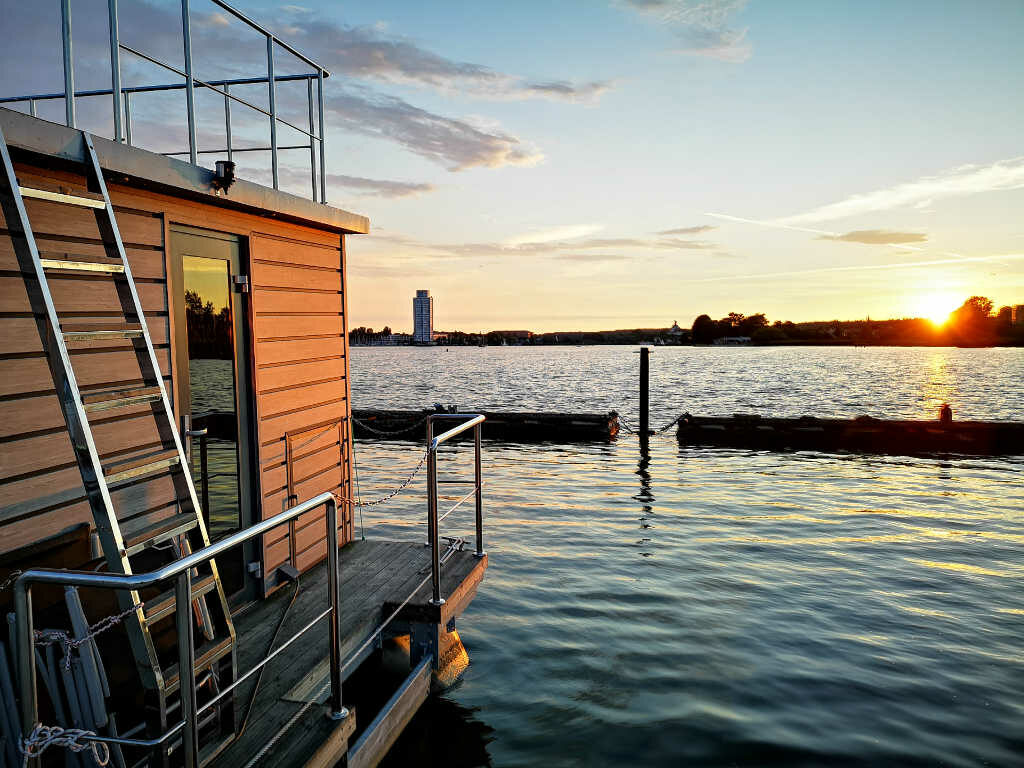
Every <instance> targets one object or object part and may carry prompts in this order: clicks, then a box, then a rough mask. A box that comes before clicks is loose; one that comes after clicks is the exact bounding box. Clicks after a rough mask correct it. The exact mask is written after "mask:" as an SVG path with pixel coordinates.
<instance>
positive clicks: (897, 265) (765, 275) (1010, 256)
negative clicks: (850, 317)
mask: <svg viewBox="0 0 1024 768" xmlns="http://www.w3.org/2000/svg"><path fill="white" fill-rule="evenodd" d="M1020 259H1024V253H1000V254H992V255H990V256H962V257H960V258H955V259H931V260H928V261H897V262H892V263H889V264H854V265H850V266H844V267H811V268H809V269H792V270H787V271H785V272H755V273H753V274H749V275H723V276H721V277H705V278H698V279H695V280H691V281H690V282H691V283H720V282H725V281H735V280H769V279H773V278H780V277H795V276H797V275H810V274H815V273H828V272H876V271H880V270H881V271H888V270H894V269H919V268H921V267H938V266H947V265H957V264H973V263H977V262H998V261H1018V260H1020Z"/></svg>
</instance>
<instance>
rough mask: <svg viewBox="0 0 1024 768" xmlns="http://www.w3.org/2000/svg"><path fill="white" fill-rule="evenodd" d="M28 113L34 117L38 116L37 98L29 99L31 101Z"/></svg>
mask: <svg viewBox="0 0 1024 768" xmlns="http://www.w3.org/2000/svg"><path fill="white" fill-rule="evenodd" d="M28 113H29V114H30V115H32V117H35V116H36V100H35V99H29V102H28Z"/></svg>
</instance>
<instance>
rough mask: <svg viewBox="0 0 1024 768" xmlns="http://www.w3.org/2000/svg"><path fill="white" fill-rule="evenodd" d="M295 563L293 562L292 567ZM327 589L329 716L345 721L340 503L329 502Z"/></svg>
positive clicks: (346, 714)
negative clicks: (328, 573) (328, 608)
mask: <svg viewBox="0 0 1024 768" xmlns="http://www.w3.org/2000/svg"><path fill="white" fill-rule="evenodd" d="M294 564H295V563H294V562H293V563H292V565H294ZM327 570H328V571H330V576H329V578H328V579H327V588H328V590H330V598H331V638H330V640H331V706H330V708H329V709H328V710H327V716H328V717H329V718H330V719H332V720H344V719H345V718H346V717H348V710H347V709H346V708H345V707H343V706H342V704H341V591H340V586H339V580H340V578H341V576H340V575H339V573H338V502H337V500H336V499H333V498H332V499H331V500H330V501H328V502H327Z"/></svg>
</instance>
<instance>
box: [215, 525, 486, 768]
mask: <svg viewBox="0 0 1024 768" xmlns="http://www.w3.org/2000/svg"><path fill="white" fill-rule="evenodd" d="M338 560H339V569H340V572H341V615H342V637H341V646H342V659H343V666H342V675H343V677H344V678H348V677H349V676H350V675H351V674H352V673H353V672H355V671H356V668H357V667H358V666H359V665H360V663H362V662H363V661H364V660H365V659H366V658H368V657H369V656H370V655H371V654H372V653H373V652H375V651H376V650H378V649H379V648H381V646H382V644H383V643H384V642H385V641H386V640H388V639H389V638H395V637H397V638H404V637H405V636H411V637H412V642H410V644H409V645H410V649H409V650H410V660H409V675H408V677H407V678H406V679H405V680H404V681H403V682H402V684H401V685H399V686H398V687H397V689H396V690H395V691H394V692H393V694H392V695H391V697H390V698H389V699H388V701H387V703H386V704H385V705H384V707H383V708H382V709H381V710H380V711H379V712H373V711H361V710H360V707H359V703H358V701H357V702H356V706H355V708H354V709H352V710H351V711H350V714H349V716H348V717H347V718H346V719H345V720H342V721H340V722H337V721H333V720H330V719H329V718H328V717H327V716H326V712H327V708H328V705H327V694H328V689H329V683H328V673H329V669H328V657H329V646H328V642H327V640H328V638H327V633H326V632H323V631H321V632H315V631H314V632H311V633H310V635H309V640H307V641H305V642H304V643H302V644H301V645H299V646H298V650H297V651H295V652H294V653H287V654H281V656H279V657H278V658H276V659H274V660H273V661H272V662H270V664H269V665H268V666H267V672H266V674H265V675H264V679H263V682H262V685H261V686H260V690H259V692H258V694H257V696H256V699H255V703H254V705H253V711H252V713H251V715H250V716H249V722H248V725H247V727H246V729H245V732H244V733H242V735H241V736H240V737H239V738H238V739H237V740H236V741H235V742H233V743H232V744H231V746H229V747H228V748H227V749H226V750H225V751H224V752H223V753H221V754H220V755H219V756H218V757H217V759H216V760H214V761H213V763H212V764H211V768H220V767H221V766H225V767H226V766H244V765H248V764H250V763H252V762H253V761H254V758H257V757H258V758H259V764H260V765H261V766H274V767H275V768H292V767H295V768H299V767H300V766H325V767H329V766H333V765H337V764H338V763H339V762H340V761H342V760H347V765H348V766H350V767H353V766H373V765H376V764H377V762H379V761H380V760H381V758H383V756H384V755H385V754H386V753H387V751H388V749H389V748H390V747H391V745H392V744H393V743H394V741H395V739H396V738H397V737H398V736H399V734H400V733H401V732H402V730H403V728H404V727H405V726H406V724H407V723H408V722H409V720H410V719H411V718H412V716H413V715H414V714H415V713H416V711H417V710H418V709H419V708H420V705H422V704H423V702H424V701H425V700H426V698H427V695H428V693H429V692H430V683H431V677H432V673H434V674H437V675H441V676H443V675H444V666H445V664H446V662H448V661H449V658H450V657H451V656H452V653H451V648H450V647H449V646H450V645H451V644H452V640H451V638H450V636H451V635H453V634H454V633H452V632H448V631H447V630H448V628H449V627H451V626H453V625H454V622H455V619H456V617H457V616H459V615H461V613H462V612H463V611H464V610H465V609H466V607H467V606H468V605H469V603H470V602H471V601H472V599H473V597H474V596H475V595H476V590H477V586H478V585H479V584H480V581H481V580H482V579H483V575H484V571H486V570H487V556H486V555H484V556H483V557H480V558H478V557H477V556H476V555H475V553H473V552H472V551H469V550H464V551H459V550H453V551H451V552H450V553H449V555H448V559H447V560H446V562H445V565H444V567H443V568H442V570H441V596H442V598H443V599H444V604H443V605H440V606H435V605H432V604H431V603H430V598H431V586H430V580H429V576H430V548H429V547H425V546H423V544H421V543H419V542H396V541H380V540H368V541H354V542H352V543H350V544H348V545H347V546H345V547H344V548H343V549H342V550H341V552H340V553H339V558H338ZM327 575H328V571H327V564H326V563H322V564H320V565H319V566H316V567H315V568H313V569H312V570H311V571H310V572H307V573H305V574H303V575H302V578H301V587H300V590H299V593H298V596H297V597H296V598H295V602H294V604H293V605H292V606H291V609H290V610H289V611H288V614H287V618H286V619H285V622H284V624H283V626H282V627H281V635H282V637H289V636H291V635H293V634H294V633H295V632H297V631H298V630H299V629H301V628H302V627H303V626H305V625H306V624H307V623H309V622H310V621H312V620H314V619H315V617H316V616H317V615H318V614H319V613H320V612H321V611H322V610H323V608H324V605H325V604H326V592H327ZM424 577H427V578H426V581H425V582H424ZM293 590H294V587H292V586H285V587H284V588H283V589H280V590H278V591H277V593H276V594H275V595H274V597H273V598H271V599H269V600H264V601H262V602H258V603H255V604H253V605H252V606H251V607H250V608H249V609H248V610H246V611H245V612H243V613H242V614H240V615H239V616H237V617H236V618H235V630H236V632H237V634H238V650H239V653H238V665H239V668H240V669H250V668H251V667H252V666H253V665H254V664H255V663H256V662H258V661H259V659H260V658H261V657H262V656H263V654H264V653H265V652H266V650H267V647H268V644H269V642H270V638H271V636H272V635H273V633H274V628H275V627H276V626H277V623H278V621H280V619H281V616H282V613H283V611H284V610H285V608H286V606H287V605H288V603H289V601H290V600H291V599H292V592H293ZM392 614H395V616H394V618H393V619H392V621H391V623H390V624H388V625H387V626H386V628H385V630H384V631H383V632H380V627H381V625H382V622H384V621H385V620H386V619H387V618H389V617H390V616H391V615H392ZM456 637H457V636H456ZM455 642H457V639H456V640H455ZM459 648H460V650H461V646H459ZM251 691H252V685H251V684H246V685H243V686H241V687H240V689H239V696H238V700H239V701H248V699H249V697H250V695H251ZM236 710H238V713H237V715H236V716H237V717H238V719H239V721H241V717H242V716H244V714H245V713H244V712H243V711H242V710H243V707H236ZM238 725H239V727H240V726H241V722H239V723H238Z"/></svg>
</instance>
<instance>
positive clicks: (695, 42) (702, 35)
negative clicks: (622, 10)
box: [624, 0, 752, 64]
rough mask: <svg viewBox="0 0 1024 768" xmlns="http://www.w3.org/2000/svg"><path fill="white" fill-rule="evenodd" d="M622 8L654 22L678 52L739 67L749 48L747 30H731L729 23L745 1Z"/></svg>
mask: <svg viewBox="0 0 1024 768" xmlns="http://www.w3.org/2000/svg"><path fill="white" fill-rule="evenodd" d="M624 2H625V5H626V6H628V7H630V8H633V9H635V10H637V11H640V12H642V13H645V14H647V15H649V16H652V17H654V18H656V19H658V20H659V21H660V22H662V23H663V24H666V25H668V26H670V27H672V28H673V29H675V31H676V33H677V34H678V36H679V39H680V46H679V49H678V50H679V52H680V53H685V54H689V55H691V56H703V57H705V58H709V59H717V60H718V61H725V62H730V63H733V64H741V63H743V62H744V61H746V60H747V59H749V58H750V56H751V53H752V48H751V45H750V43H749V42H748V41H747V30H746V29H745V28H744V29H735V28H733V27H732V26H731V23H732V19H733V17H734V16H736V14H738V13H739V12H740V11H741V10H743V7H744V6H745V5H746V0H624Z"/></svg>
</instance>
